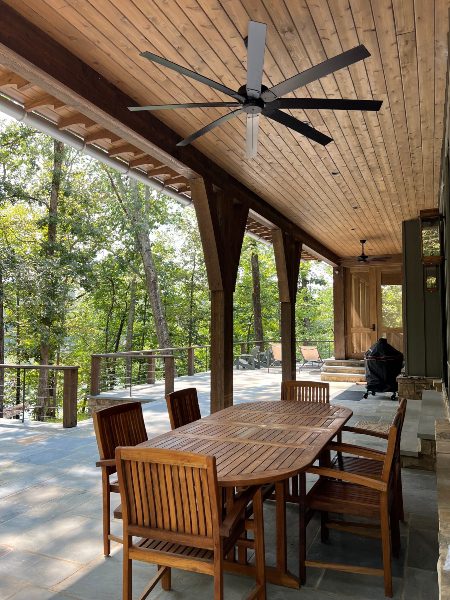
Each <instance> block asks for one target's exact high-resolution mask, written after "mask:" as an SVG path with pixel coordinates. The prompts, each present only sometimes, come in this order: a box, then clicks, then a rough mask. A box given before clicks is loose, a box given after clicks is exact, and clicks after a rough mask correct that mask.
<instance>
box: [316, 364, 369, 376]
mask: <svg viewBox="0 0 450 600" xmlns="http://www.w3.org/2000/svg"><path fill="white" fill-rule="evenodd" d="M365 372H366V370H365V368H364V367H348V366H345V367H344V366H341V365H327V364H325V365H324V366H323V367H322V373H350V374H351V373H354V374H359V373H365Z"/></svg>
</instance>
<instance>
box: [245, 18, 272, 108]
mask: <svg viewBox="0 0 450 600" xmlns="http://www.w3.org/2000/svg"><path fill="white" fill-rule="evenodd" d="M266 29H267V25H265V24H264V23H257V22H256V21H250V23H249V24H248V42H247V86H246V89H247V95H248V97H249V98H259V97H260V96H261V84H262V76H263V68H264V50H265V48H266Z"/></svg>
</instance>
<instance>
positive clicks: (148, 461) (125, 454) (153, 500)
mask: <svg viewBox="0 0 450 600" xmlns="http://www.w3.org/2000/svg"><path fill="white" fill-rule="evenodd" d="M116 462H117V471H118V475H119V486H120V490H121V494H122V506H123V518H124V524H125V525H126V526H127V527H141V528H142V527H143V528H149V529H151V530H153V534H154V533H155V531H158V530H159V532H160V535H161V539H164V534H165V533H166V534H167V532H171V534H175V535H176V534H180V535H183V536H192V537H195V536H200V537H201V538H202V539H203V540H204V539H205V538H206V539H210V540H212V539H213V537H214V536H215V533H216V532H218V531H219V526H220V522H219V514H220V511H219V494H218V486H217V474H216V463H215V458H214V457H212V456H201V455H198V454H192V453H187V452H178V451H169V450H163V449H158V448H118V449H117V450H116ZM192 545H194V546H195V540H193V542H192Z"/></svg>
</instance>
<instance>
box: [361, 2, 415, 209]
mask: <svg viewBox="0 0 450 600" xmlns="http://www.w3.org/2000/svg"><path fill="white" fill-rule="evenodd" d="M350 6H351V11H352V15H353V20H354V22H355V25H356V30H357V33H358V38H359V40H360V41H361V42H362V43H363V44H365V45H367V47H370V49H371V52H372V58H371V61H370V62H369V63H368V64H366V70H367V75H368V78H369V80H370V82H371V86H372V89H373V94H374V96H375V97H377V98H380V99H382V100H383V108H384V110H381V111H380V112H379V113H378V118H379V120H380V125H381V128H382V130H383V137H384V140H385V144H386V148H387V151H388V154H389V161H390V163H391V169H392V171H393V173H395V177H396V186H397V189H398V193H399V201H400V207H401V209H402V213H403V214H402V217H403V219H407V218H411V217H410V215H411V214H412V213H411V211H410V210H409V208H408V205H407V203H406V198H407V194H408V192H407V188H406V177H405V173H404V169H403V164H402V158H401V146H400V143H399V140H398V133H397V130H396V127H395V123H394V119H393V116H392V110H391V105H390V98H389V94H388V89H387V86H386V77H385V73H384V72H383V64H382V58H381V53H380V47H379V44H378V32H377V30H376V28H375V22H374V20H373V15H372V7H371V5H370V2H369V0H350Z"/></svg>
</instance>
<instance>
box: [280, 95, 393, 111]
mask: <svg viewBox="0 0 450 600" xmlns="http://www.w3.org/2000/svg"><path fill="white" fill-rule="evenodd" d="M269 104H270V103H269ZM275 104H276V106H277V107H278V108H294V109H295V108H306V109H312V108H314V109H316V110H321V109H329V110H374V111H376V110H380V108H381V105H382V104H383V101H382V100H346V99H344V98H342V99H341V98H337V99H333V98H279V99H278V100H276V101H275Z"/></svg>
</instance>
